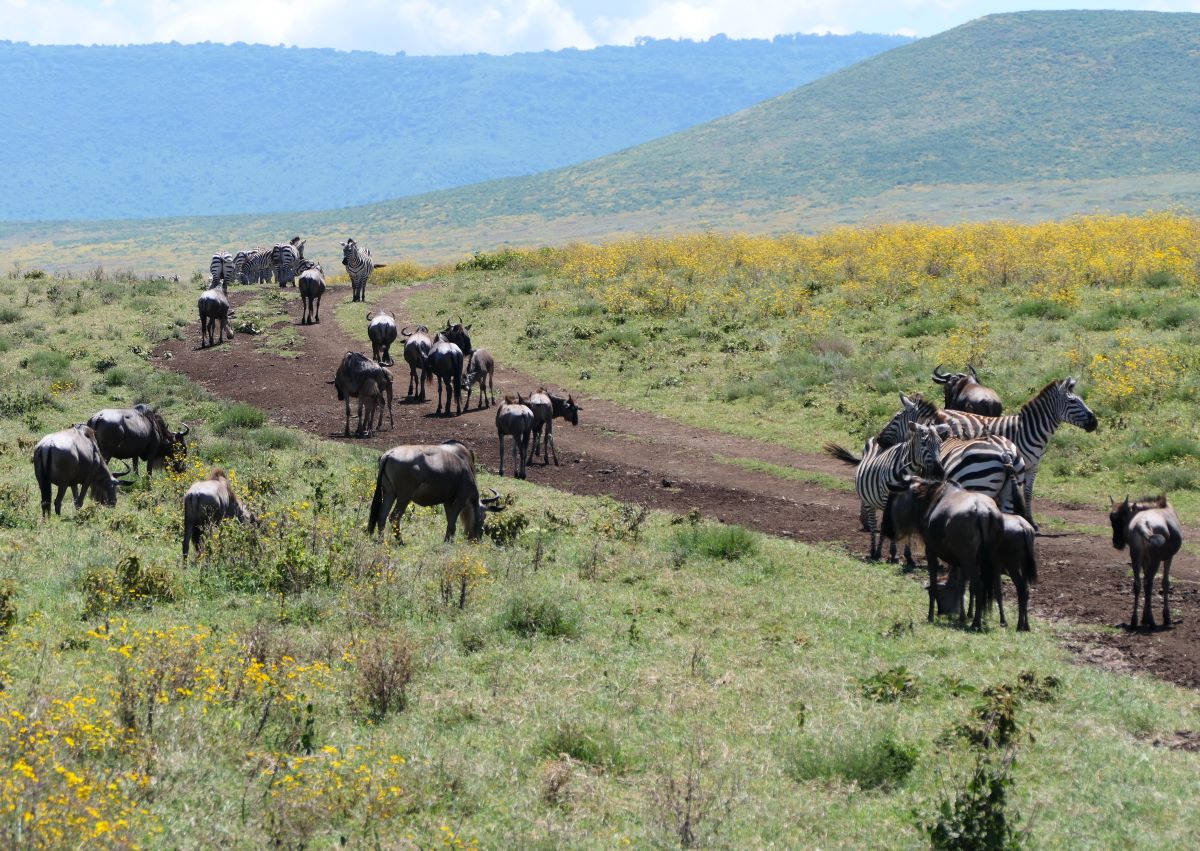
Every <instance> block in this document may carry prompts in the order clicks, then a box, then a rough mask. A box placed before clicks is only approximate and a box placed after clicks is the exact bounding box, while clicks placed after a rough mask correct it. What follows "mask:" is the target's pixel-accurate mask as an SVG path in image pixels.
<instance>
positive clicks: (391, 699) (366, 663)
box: [355, 636, 413, 721]
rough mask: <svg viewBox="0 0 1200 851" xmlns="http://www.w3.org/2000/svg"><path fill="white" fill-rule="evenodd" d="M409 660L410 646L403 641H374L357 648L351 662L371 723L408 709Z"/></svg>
mask: <svg viewBox="0 0 1200 851" xmlns="http://www.w3.org/2000/svg"><path fill="white" fill-rule="evenodd" d="M412 657H413V649H412V645H411V644H409V643H408V641H407V640H406V639H404V638H397V637H392V636H386V637H380V638H375V639H372V640H371V641H369V642H368V643H366V644H364V645H362V646H361V647H360V649H359V651H358V654H357V657H356V660H355V664H356V665H357V667H358V686H359V692H360V694H361V696H362V698H363V700H364V702H365V703H366V705H367V707H368V713H367V714H368V716H369V717H370V718H371V720H373V721H381V720H383V718H384V717H385V716H386V715H387V714H388V713H389V712H392V711H395V712H401V711H403V710H404V708H405V707H406V706H407V705H408V684H409V682H411V681H412V672H413V661H412Z"/></svg>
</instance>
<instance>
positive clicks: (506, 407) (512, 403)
mask: <svg viewBox="0 0 1200 851" xmlns="http://www.w3.org/2000/svg"><path fill="white" fill-rule="evenodd" d="M534 395H536V394H534ZM534 419H535V415H534V413H533V410H532V409H531V408H530V407H529V406H528V405H525V404H522V403H521V402H519V401H518V400H516V399H514V398H513V397H512V396H505V397H504V401H503V402H502V403H501V405H500V407H498V408H497V409H496V436H497V437H498V438H499V439H500V475H501V476H503V475H504V435H506V434H507V435H508V436H509V437H511V438H512V455H513V475H514V476H516V477H517V478H518V479H523V478H525V461H526V456H527V453H528V451H529V435H530V434H531V433H532V431H533V423H534Z"/></svg>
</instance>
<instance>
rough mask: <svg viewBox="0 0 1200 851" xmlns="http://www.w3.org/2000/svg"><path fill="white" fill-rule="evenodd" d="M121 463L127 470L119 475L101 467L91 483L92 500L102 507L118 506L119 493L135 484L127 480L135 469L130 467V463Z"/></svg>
mask: <svg viewBox="0 0 1200 851" xmlns="http://www.w3.org/2000/svg"><path fill="white" fill-rule="evenodd" d="M121 463H122V464H124V465H125V469H124V470H122V471H121V472H119V473H113V472H111V471H109V470H108V468H107V467H106V466H103V465H101V466H99V468H98V470H97V474H96V475H95V476H93V478H92V481H91V482H90V483H89V486H88V488H89V490H90V492H91V497H92V499H94V500H96V502H98V503H100V504H101V505H116V504H117V493H118V492H119V490H120V489H121V487H122V486H125V485H131V484H133V483H132V482H130V481H128V480H126V479H125V477H126V476H128V475H129V474H130V473H131V472H133V468H132V467H130V466H129V462H128V461H122V462H121ZM106 474H107V475H106Z"/></svg>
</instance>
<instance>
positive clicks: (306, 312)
mask: <svg viewBox="0 0 1200 851" xmlns="http://www.w3.org/2000/svg"><path fill="white" fill-rule="evenodd" d="M296 268H297V270H298V271H299V272H300V285H299V288H300V302H301V307H300V324H301V325H313V324H320V322H321V296H323V295H325V270H324V269H322V268H321V264H320V263H315V262H313V261H312V260H301V261H300V263H299V264H298V265H297V267H296Z"/></svg>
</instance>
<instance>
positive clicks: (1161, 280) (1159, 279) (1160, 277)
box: [1142, 271, 1180, 290]
mask: <svg viewBox="0 0 1200 851" xmlns="http://www.w3.org/2000/svg"><path fill="white" fill-rule="evenodd" d="M1142 283H1143V284H1145V285H1146V286H1147V287H1149V288H1150V289H1152V290H1161V289H1166V288H1167V287H1177V286H1179V283H1180V282H1179V279H1178V278H1176V277H1175V276H1174V275H1173V274H1171V273H1170V272H1162V271H1160V272H1150V273H1149V274H1147V275H1146V277H1144V278H1142Z"/></svg>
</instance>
